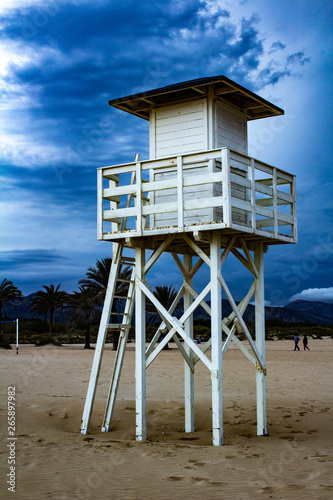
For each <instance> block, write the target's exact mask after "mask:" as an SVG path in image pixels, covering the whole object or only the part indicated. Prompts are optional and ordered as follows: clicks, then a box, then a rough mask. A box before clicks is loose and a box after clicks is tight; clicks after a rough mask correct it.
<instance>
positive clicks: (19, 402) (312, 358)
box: [0, 339, 333, 500]
mask: <svg viewBox="0 0 333 500" xmlns="http://www.w3.org/2000/svg"><path fill="white" fill-rule="evenodd" d="M266 345H267V367H268V376H267V417H268V433H269V436H268V437H258V436H256V409H255V404H256V397H255V370H254V367H253V365H252V364H251V363H250V362H249V361H248V360H247V359H246V358H245V357H244V355H243V354H242V353H241V352H240V351H239V350H237V348H236V347H234V346H231V348H230V350H229V351H228V353H227V355H226V356H225V360H224V381H223V383H224V436H225V445H224V446H222V447H213V446H212V445H211V439H212V434H211V410H210V409H211V393H210V376H209V373H208V371H207V369H206V368H205V366H204V365H203V364H202V363H198V364H197V365H196V366H197V372H196V375H195V384H196V392H195V395H196V401H195V422H196V432H194V433H192V434H184V432H183V430H184V400H183V360H182V357H181V354H180V353H179V352H178V351H177V350H176V349H172V350H170V351H163V352H162V353H161V355H160V356H159V357H158V358H157V359H156V360H155V362H154V363H153V365H152V366H151V367H150V368H149V369H148V371H147V422H148V427H147V432H148V441H147V442H143V443H139V442H136V441H135V440H134V433H135V403H134V394H135V393H134V347H133V344H129V345H128V348H127V352H126V357H125V366H124V369H123V374H122V380H121V386H120V389H119V395H118V400H117V406H116V410H115V415H114V423H113V430H112V431H111V432H109V433H102V432H100V427H101V420H102V416H103V412H104V407H105V398H106V393H107V389H108V384H109V379H110V373H111V370H112V365H113V360H114V352H113V351H112V350H111V346H107V348H106V350H105V354H104V359H103V366H102V370H101V376H100V384H99V388H98V392H97V395H96V401H95V406H94V412H93V417H92V422H91V428H90V433H89V435H88V436H84V435H81V434H79V427H80V421H81V416H82V410H83V405H84V400H85V395H86V390H87V383H88V378H89V374H90V368H91V363H92V358H93V351H89V350H83V349H82V346H64V347H53V346H47V347H40V348H36V347H32V346H22V347H20V351H19V355H18V356H17V355H16V354H15V350H11V351H5V350H0V357H1V410H2V411H1V429H2V432H3V435H4V439H3V441H2V443H3V445H2V447H1V498H3V499H7V498H16V499H22V500H23V499H24V500H29V499H31V500H37V499H43V500H44V499H48V498H54V499H63V500H64V499H70V500H72V499H85V498H87V499H104V498H105V499H112V500H113V499H123V500H124V499H132V498H133V499H134V498H135V499H152V500H157V499H232V500H234V499H237V500H238V499H241V500H243V499H244V500H245V499H254V498H260V499H261V498H262V499H266V498H272V499H289V498H290V499H303V498H305V499H311V500H314V499H331V498H333V482H332V477H333V474H332V472H333V468H332V441H333V439H332V435H333V429H332V406H333V391H332V358H333V340H332V339H322V340H312V339H310V348H311V351H310V352H303V351H300V352H294V351H293V350H292V349H293V344H292V342H288V341H276V342H267V344H266ZM8 386H15V388H16V424H17V426H16V437H17V440H16V441H15V459H16V464H15V467H16V469H15V474H16V491H15V494H14V493H12V492H10V491H7V487H8V486H9V485H8V484H6V480H7V478H6V474H8V473H9V465H8V463H7V459H8V454H9V450H10V448H8V447H6V444H8V441H9V442H10V440H7V437H8V435H7V422H6V419H7V407H6V405H7V387H8Z"/></svg>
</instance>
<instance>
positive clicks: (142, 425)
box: [135, 247, 147, 441]
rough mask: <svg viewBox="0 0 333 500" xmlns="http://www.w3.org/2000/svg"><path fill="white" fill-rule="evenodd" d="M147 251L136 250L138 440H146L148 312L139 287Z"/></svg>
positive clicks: (136, 394)
mask: <svg viewBox="0 0 333 500" xmlns="http://www.w3.org/2000/svg"><path fill="white" fill-rule="evenodd" d="M144 266H145V251H144V249H143V248H138V247H136V248H135V275H136V285H135V398H136V439H137V441H145V440H146V435H147V434H146V355H145V350H146V318H145V316H146V311H145V302H146V299H145V295H144V293H143V291H142V290H141V289H140V287H139V286H138V285H137V280H143V279H144Z"/></svg>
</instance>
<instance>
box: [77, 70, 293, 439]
mask: <svg viewBox="0 0 333 500" xmlns="http://www.w3.org/2000/svg"><path fill="white" fill-rule="evenodd" d="M109 104H110V105H111V106H114V107H116V108H118V109H121V110H123V111H126V112H128V113H132V114H134V115H136V116H139V117H141V118H143V119H145V120H149V126H150V159H149V160H145V161H141V160H140V157H139V155H136V157H135V160H134V162H130V163H127V164H121V165H114V166H107V167H104V168H100V169H98V238H99V239H100V240H104V241H111V242H113V262H112V267H111V271H110V277H109V284H108V288H107V292H106V297H105V303H104V308H103V312H102V317H101V323H100V328H99V333H98V339H97V345H96V350H95V355H94V360H93V366H92V371H91V375H90V381H89V386H88V392H87V397H86V402H85V407H84V412H83V418H82V424H81V432H82V433H83V434H86V433H87V432H88V427H89V422H90V417H91V413H92V409H93V403H94V398H95V392H96V387H97V383H98V375H99V371H100V366H101V362H102V354H103V349H104V345H105V340H106V334H107V332H108V331H109V330H110V329H118V330H120V332H121V334H120V341H119V345H118V350H117V353H116V358H115V365H114V370H113V374H112V378H111V383H110V388H109V393H108V396H107V404H106V410H105V415H104V421H103V425H102V430H103V431H109V430H110V428H111V422H112V414H113V409H114V405H115V401H116V396H117V389H118V384H119V380H120V375H121V369H122V364H123V360H124V353H125V347H126V342H127V338H128V333H129V329H130V326H131V318H132V313H133V310H134V302H135V353H136V354H135V359H136V361H135V364H136V367H135V368H136V377H135V378H136V381H135V384H136V439H137V440H145V439H146V396H145V395H146V369H147V368H148V367H149V365H150V364H151V363H152V362H153V361H154V360H155V358H156V357H157V356H158V354H159V353H160V352H161V350H162V349H163V347H164V346H165V345H166V343H167V342H168V341H170V340H171V338H173V339H174V341H175V342H176V344H177V346H178V348H179V350H180V351H181V353H182V355H183V357H184V366H185V369H184V372H185V373H184V379H185V395H184V398H185V432H193V431H194V428H195V427H194V370H195V365H196V363H197V362H199V361H201V362H203V363H204V364H205V366H206V367H207V369H208V370H209V371H210V373H211V380H212V431H213V444H214V445H217V446H219V445H221V444H223V404H222V363H223V357H224V355H225V353H226V351H227V349H228V346H229V345H230V342H234V343H235V344H236V345H237V346H238V347H239V349H240V350H241V351H242V352H243V353H244V355H245V356H246V357H247V358H248V359H249V360H250V361H251V362H252V363H253V365H254V371H255V373H256V387H257V434H258V435H264V434H266V428H267V424H266V364H265V313H264V253H265V252H266V251H267V249H268V247H269V245H276V244H286V243H296V241H297V227H296V193H295V177H294V176H293V175H292V174H289V173H287V172H285V171H283V170H280V169H278V168H276V167H273V166H271V165H268V164H266V163H263V162H261V161H259V160H257V159H254V158H250V157H249V156H248V154H247V122H248V121H249V120H256V119H259V118H265V117H272V116H277V115H281V114H283V110H281V109H280V108H278V107H277V106H275V105H273V104H271V103H270V102H268V101H266V100H265V99H262V98H261V97H259V96H258V95H256V94H254V93H253V92H251V91H249V90H247V89H245V88H244V87H242V86H240V85H238V84H236V83H235V82H233V81H231V80H229V79H228V78H226V77H225V76H217V77H210V78H202V79H199V80H192V81H187V82H183V83H179V84H176V85H170V86H167V87H163V88H159V89H155V90H151V91H148V92H143V93H140V94H136V95H131V96H127V97H123V98H120V99H114V100H112V101H110V102H109ZM129 249H131V250H132V252H133V257H128V254H129V252H130V250H129ZM124 250H126V251H125V252H124ZM146 250H150V251H152V253H151V252H149V258H146ZM163 252H170V253H171V255H172V257H173V258H174V260H175V262H176V264H177V266H178V268H179V271H180V272H181V274H182V281H183V284H182V286H181V288H180V290H179V292H178V295H177V297H176V299H175V301H174V303H173V304H172V306H171V307H170V309H169V310H168V311H167V310H166V309H165V308H164V307H163V305H162V304H161V303H159V301H158V300H157V299H156V298H155V296H154V294H153V293H152V290H151V288H150V286H149V283H148V281H147V279H146V274H147V272H148V271H149V269H151V267H152V266H153V265H155V264H156V262H157V260H158V258H159V257H160V256H161V255H162V253H163ZM229 254H233V255H234V256H236V257H237V259H238V261H239V265H240V266H245V268H247V270H248V271H249V272H250V273H251V274H252V275H253V283H252V285H251V287H250V288H249V290H248V292H247V293H246V295H245V296H244V298H243V300H242V301H241V302H240V303H239V304H238V305H236V302H235V300H234V298H233V296H232V294H231V292H230V290H229V287H228V284H227V282H226V280H225V278H224V273H223V266H224V264H225V261H226V259H227V257H228V255H229ZM122 265H129V266H131V267H132V269H133V271H132V277H131V279H130V280H129V283H128V295H127V297H126V298H125V306H124V310H123V311H124V312H123V313H122V316H123V320H122V322H121V323H119V324H112V323H110V315H111V312H112V311H113V309H112V307H114V306H113V302H114V299H115V298H117V297H116V296H115V290H116V286H117V280H119V271H120V269H121V266H122ZM202 265H204V266H207V267H208V269H209V273H207V275H208V276H209V279H208V283H207V285H206V286H205V287H204V288H203V290H195V289H194V287H193V277H194V275H195V274H196V272H197V271H198V270H199V268H200V267H201V266H202ZM162 284H163V283H162ZM222 290H223V291H224V293H225V295H226V297H227V299H228V300H229V302H230V305H231V307H232V310H233V312H232V314H230V315H229V316H228V317H224V316H223V311H222V300H221V294H222ZM209 294H210V306H208V304H207V302H206V301H205V298H207V296H208V295H209ZM253 296H254V301H255V338H252V336H251V334H250V332H249V330H248V328H247V326H246V324H245V322H244V319H243V315H244V312H245V310H246V308H247V306H248V304H249V302H250V300H251V299H252V298H253ZM182 297H183V303H184V313H183V315H182V316H181V318H180V319H177V318H176V317H175V316H174V315H173V313H174V310H175V308H176V306H177V304H178V302H179V301H180V300H181V298H182ZM146 298H148V299H149V300H150V301H151V302H152V303H153V304H154V306H155V307H156V309H157V311H158V313H159V314H160V316H161V318H162V320H163V322H162V324H161V326H160V327H159V329H158V331H157V332H156V334H155V336H154V338H153V339H152V341H151V342H150V343H149V344H148V345H147V344H146V327H145V318H146V314H145V302H146ZM199 305H201V306H202V307H204V309H205V310H206V311H207V312H208V313H209V314H210V316H211V338H210V340H209V341H208V342H207V343H206V344H205V345H203V346H201V347H199V346H198V345H197V344H196V343H195V341H194V340H193V312H194V311H195V309H196V308H197V307H198V306H199ZM117 314H118V315H119V313H117ZM240 332H242V333H243V334H245V336H246V339H247V343H246V344H245V343H244V342H242V341H241V340H240V339H239V338H238V337H239V333H240ZM162 334H163V335H164V338H163V340H162V341H161V342H158V341H159V339H160V337H161V335H162ZM209 351H210V355H209ZM161 383H162V382H161Z"/></svg>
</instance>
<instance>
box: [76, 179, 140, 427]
mask: <svg viewBox="0 0 333 500" xmlns="http://www.w3.org/2000/svg"><path fill="white" fill-rule="evenodd" d="M131 184H135V172H133V174H132V178H131ZM134 196H135V195H134V194H130V195H128V197H127V200H126V206H127V207H129V206H130V205H131V201H132V199H133V198H134ZM125 225H126V220H125V219H124V220H123V222H122V226H125ZM113 249H114V251H113V259H112V264H111V269H110V275H109V280H108V285H107V289H106V294H105V299H104V305H103V311H102V316H101V321H100V325H99V330H98V336H97V342H96V347H95V354H94V359H93V364H92V368H91V373H90V379H89V384H88V390H87V396H86V401H85V405H84V410H83V416H82V421H81V429H80V432H81V434H87V433H88V429H89V423H90V418H91V413H92V409H93V405H94V400H95V395H96V389H97V383H98V377H99V372H100V368H101V364H102V357H103V351H104V346H105V341H106V335H107V333H108V331H110V330H120V336H119V343H118V348H117V352H116V358H115V363H114V369H113V373H112V378H111V383H110V387H109V393H108V398H107V404H106V409H105V415H104V420H103V425H102V431H108V430H109V427H110V422H111V418H112V413H113V408H114V403H115V400H116V395H117V390H118V385H119V378H120V374H121V368H122V364H123V359H124V354H125V347H126V343H127V339H128V334H129V331H130V328H131V320H132V315H133V309H134V276H135V268H134V265H135V259H134V258H132V257H128V256H125V255H124V244H123V243H114V244H113ZM122 266H130V267H132V273H131V277H130V279H129V280H125V279H123V278H121V277H119V275H120V272H121V268H122ZM120 282H126V283H128V289H127V295H126V296H121V295H117V284H118V283H120ZM120 299H121V300H125V305H124V311H123V312H118V311H113V310H112V308H115V307H116V301H117V300H120ZM120 315H122V316H123V319H122V322H121V323H110V322H109V321H110V317H111V318H112V316H117V317H118V316H120Z"/></svg>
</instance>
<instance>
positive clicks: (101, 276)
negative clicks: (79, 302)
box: [78, 257, 131, 350]
mask: <svg viewBox="0 0 333 500" xmlns="http://www.w3.org/2000/svg"><path fill="white" fill-rule="evenodd" d="M111 265H112V259H111V257H106V258H105V259H101V260H97V261H96V267H89V268H88V271H87V273H86V277H85V278H84V279H82V280H80V281H79V282H78V283H79V285H82V287H83V288H85V289H87V290H89V292H90V293H91V296H92V297H95V300H96V302H97V303H98V304H103V303H104V298H105V293H106V289H107V286H108V281H109V275H110V269H111ZM130 277H131V268H130V267H129V266H126V267H122V269H121V271H120V274H119V278H120V279H122V280H129V279H130ZM127 290H128V284H127V283H125V282H123V281H120V282H118V286H117V288H116V293H115V295H118V296H124V297H125V296H126V295H127ZM113 309H114V310H117V299H115V300H114V303H113ZM112 322H113V323H117V317H116V315H112ZM119 334H120V332H115V331H114V333H113V350H117V347H118V341H119Z"/></svg>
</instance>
